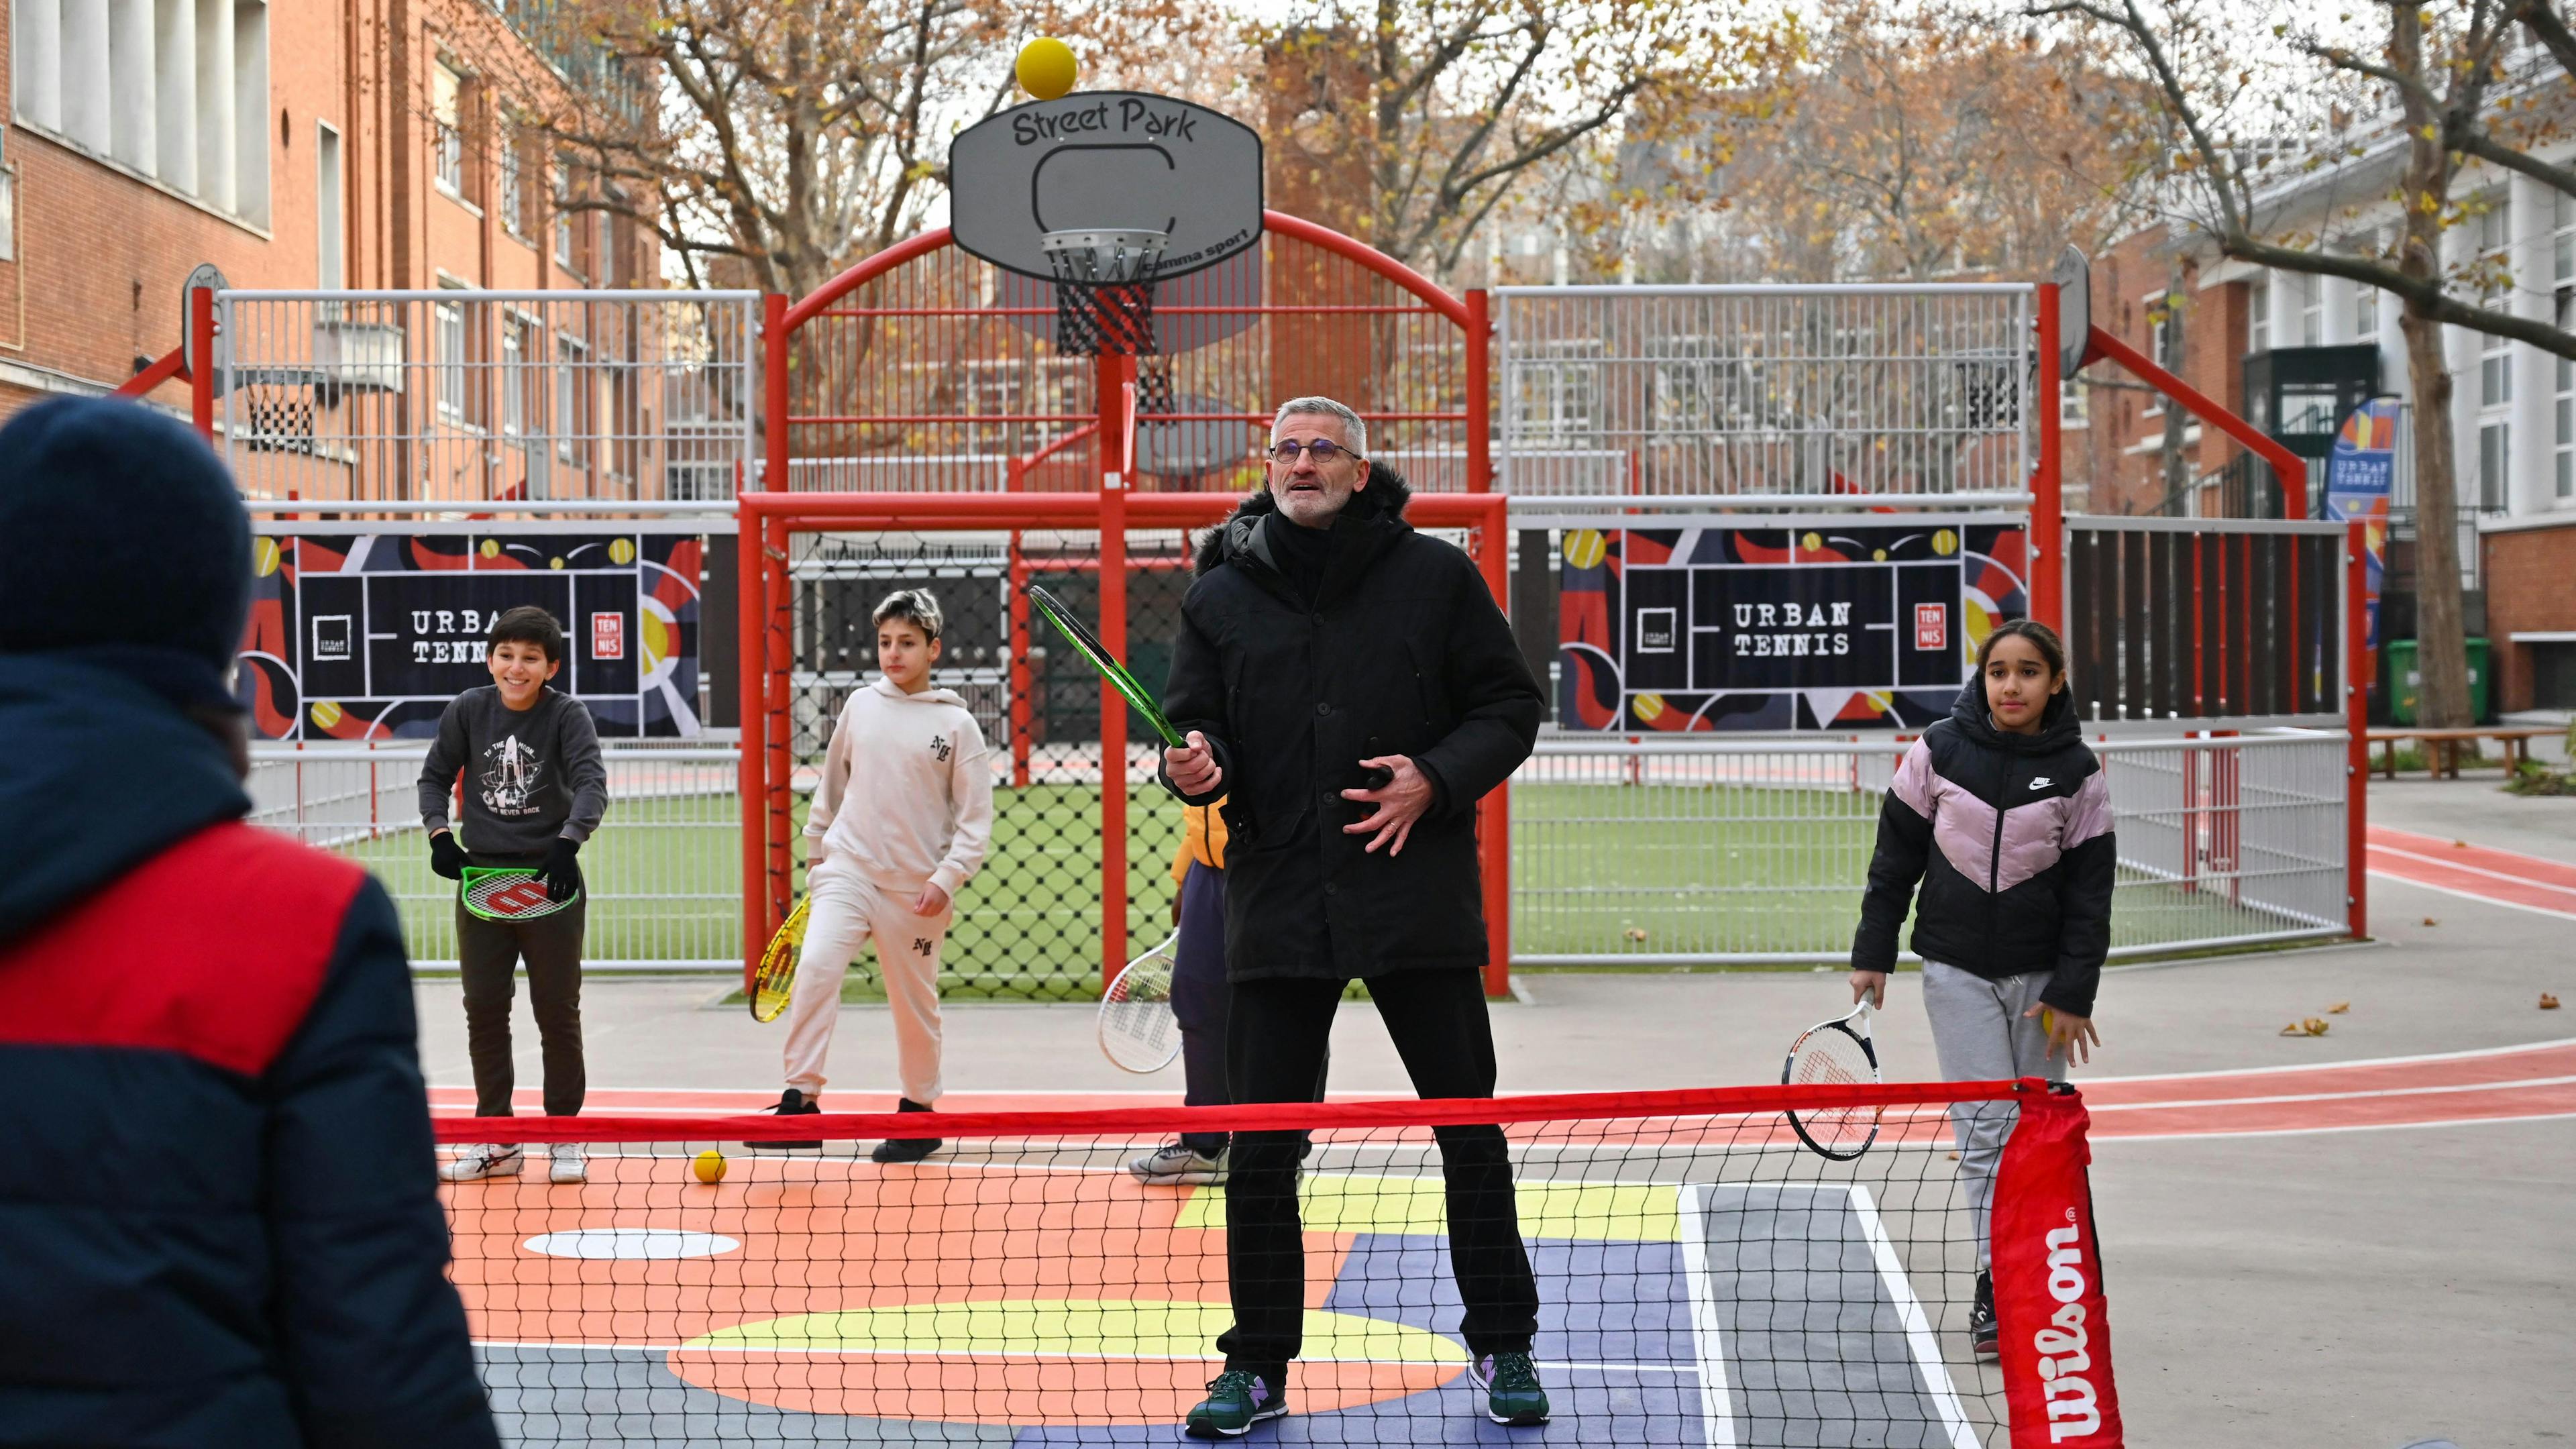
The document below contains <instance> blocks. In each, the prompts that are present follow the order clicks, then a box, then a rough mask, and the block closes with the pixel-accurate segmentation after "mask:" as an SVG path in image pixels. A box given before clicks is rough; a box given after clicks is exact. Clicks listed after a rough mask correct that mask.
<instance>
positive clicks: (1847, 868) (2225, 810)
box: [1512, 732, 2346, 966]
mask: <svg viewBox="0 0 2576 1449" xmlns="http://www.w3.org/2000/svg"><path fill="white" fill-rule="evenodd" d="M2094 749H2095V750H2096V751H2098V752H2099V753H2100V754H2101V756H2102V760H2103V765H2104V768H2105V769H2106V770H2107V771H2108V772H2109V775H2110V782H2111V805H2112V809H2113V810H2114V812H2115V813H2116V820H2117V824H2116V828H2117V830H2118V832H2119V857H2120V873H2119V883H2118V885H2117V887H2116V888H2115V890H2114V892H2113V897H2112V934H2111V940H2112V946H2111V950H2112V954H2113V955H2115V956H2128V955H2138V954H2142V953H2150V952H2163V951H2174V950H2188V949H2192V948H2195V947H2202V946H2221V945H2244V944H2253V943H2258V942H2265V941H2276V940H2289V939H2295V938H2300V937H2310V936H2331V935H2340V934H2342V933H2343V930H2344V920H2345V916H2344V891H2345V885H2346V881H2345V874H2344V841H2345V834H2344V809H2345V788H2344V780H2345V776H2344V742H2343V736H2342V735H2341V734H2339V733H2330V732H2297V733H2289V732H2284V733H2281V734H2274V735H2257V736H2244V737H2238V738H2229V739H2208V740H2202V739H2190V740H2183V739H2174V740H2165V739H2155V740H2112V741H2107V742H2101V743H2097V744H2095V745H2094ZM1903 751H1904V746H1903V745H1902V744H1900V743H1898V742H1897V741H1895V740H1893V739H1889V738H1885V737H1880V738H1875V739H1863V740H1828V741H1812V742H1811V741H1785V740H1768V739H1766V740H1742V741H1734V740H1687V739H1681V740H1652V739H1649V740H1630V739H1623V738H1610V739H1604V740H1598V741H1595V740H1588V739H1582V738H1567V737H1551V738H1549V739H1546V740H1543V741H1541V742H1540V745H1539V750H1538V753H1537V754H1536V755H1535V756H1533V757H1532V758H1531V759H1530V761H1529V762H1528V763H1527V764H1524V765H1523V766H1522V767H1521V769H1520V772H1519V773H1518V774H1517V775H1516V776H1514V778H1513V782H1512V960H1513V962H1514V963H1515V964H1518V965H1531V966H1546V965H1557V966H1617V965H1640V966H1642V965H1655V964H1691V963H1720V962H1756V963H1758V962H1792V961H1826V962H1830V961H1839V960H1842V959H1844V958H1846V957H1848V956H1849V954H1850V952H1851V939H1852V928H1853V925H1854V923H1855V921H1856V920H1857V919H1858V913H1859V908H1860V898H1861V890H1862V887H1863V885H1864V883H1865V882H1866V880H1867V878H1868V874H1869V859H1870V852H1871V849H1872V846H1873V845H1874V844H1875V842H1876V839H1877V822H1878V812H1879V802H1880V797H1881V795H1882V794H1883V793H1884V792H1885V790H1886V788H1887V784H1888V780H1889V778H1890V777H1891V775H1893V773H1894V771H1895V767H1896V763H1897V761H1898V760H1899V759H1900V758H1901V757H1902V755H1903Z"/></svg>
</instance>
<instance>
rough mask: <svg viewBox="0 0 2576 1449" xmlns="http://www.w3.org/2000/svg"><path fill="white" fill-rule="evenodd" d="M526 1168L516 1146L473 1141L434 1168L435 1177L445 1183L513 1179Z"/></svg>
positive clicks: (525, 1160)
mask: <svg viewBox="0 0 2576 1449" xmlns="http://www.w3.org/2000/svg"><path fill="white" fill-rule="evenodd" d="M526 1165H527V1159H526V1158H525V1157H524V1156H522V1155H521V1154H520V1152H519V1149H518V1148H517V1147H516V1146H514V1145H513V1146H494V1145H493V1144H491V1143H489V1142H477V1143H473V1144H471V1145H469V1146H466V1147H464V1148H461V1149H459V1150H458V1152H457V1154H456V1155H455V1156H454V1157H451V1158H449V1159H448V1160H447V1161H445V1162H442V1163H440V1164H439V1165H438V1175H439V1176H440V1177H442V1178H444V1179H446V1180H447V1181H449V1182H472V1181H474V1180H475V1179H477V1178H484V1177H516V1176H518V1175H519V1169H521V1168H523V1167H525V1166H526Z"/></svg>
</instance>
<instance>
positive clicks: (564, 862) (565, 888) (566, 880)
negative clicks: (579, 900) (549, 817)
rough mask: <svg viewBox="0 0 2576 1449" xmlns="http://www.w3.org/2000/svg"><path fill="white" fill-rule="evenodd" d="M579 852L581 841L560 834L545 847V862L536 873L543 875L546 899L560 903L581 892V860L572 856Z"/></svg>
mask: <svg viewBox="0 0 2576 1449" xmlns="http://www.w3.org/2000/svg"><path fill="white" fill-rule="evenodd" d="M580 854H581V842H580V841H578V840H572V839H568V838H566V837H564V836H561V835H558V836H556V837H555V843H554V844H553V845H550V846H548V847H546V863H545V864H544V865H541V866H539V867H537V874H539V875H541V876H543V877H545V881H546V899H547V900H550V901H553V902H554V903H555V904H557V905H562V904H563V903H564V902H566V901H568V900H571V899H572V898H573V897H574V896H577V895H579V894H581V862H580V861H579V860H576V859H575V858H574V857H576V856H578V855H580Z"/></svg>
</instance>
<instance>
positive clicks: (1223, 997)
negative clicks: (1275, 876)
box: [1172, 860, 1234, 1157]
mask: <svg viewBox="0 0 2576 1449" xmlns="http://www.w3.org/2000/svg"><path fill="white" fill-rule="evenodd" d="M1180 928H1181V944H1180V946H1179V948H1178V949H1177V950H1176V951H1175V952H1174V953H1173V954H1174V955H1175V956H1176V957H1177V958H1178V959H1177V960H1175V961H1174V962H1173V963H1172V1015H1173V1017H1174V1018H1175V1019H1176V1020H1177V1021H1178V1023H1179V1025H1180V1028H1181V1078H1182V1082H1183V1085H1184V1087H1185V1088H1186V1092H1185V1095H1183V1096H1182V1098H1181V1101H1182V1102H1183V1103H1184V1104H1185V1105H1187V1106H1192V1107H1223V1106H1225V1105H1227V1103H1228V1100H1229V1098H1228V1093H1227V1091H1226V1084H1225V1018H1226V1013H1227V1012H1228V1011H1230V1010H1231V1009H1232V1002H1233V999H1234V988H1232V987H1231V986H1228V985H1227V984H1226V980H1225V872H1224V871H1221V870H1210V869H1208V868H1207V867H1206V866H1204V865H1201V864H1199V863H1198V862H1197V861H1195V860H1194V861H1191V862H1190V864H1189V869H1188V870H1187V871H1186V872H1185V873H1184V874H1183V875H1182V876H1181V920H1180ZM1181 1142H1182V1144H1183V1145H1184V1146H1186V1147H1188V1148H1189V1149H1190V1150H1191V1151H1192V1152H1195V1153H1197V1154H1198V1155H1199V1156H1201V1157H1214V1156H1216V1155H1217V1154H1218V1153H1220V1152H1223V1151H1224V1150H1225V1146H1226V1137H1225V1134H1224V1133H1222V1132H1184V1133H1182V1134H1181Z"/></svg>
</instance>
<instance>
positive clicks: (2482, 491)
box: [2478, 420, 2513, 513]
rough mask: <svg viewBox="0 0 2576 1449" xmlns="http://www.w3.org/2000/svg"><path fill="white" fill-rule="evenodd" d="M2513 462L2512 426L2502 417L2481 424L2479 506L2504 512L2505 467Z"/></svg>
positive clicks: (2479, 429) (2479, 430)
mask: <svg viewBox="0 0 2576 1449" xmlns="http://www.w3.org/2000/svg"><path fill="white" fill-rule="evenodd" d="M2512 463H2513V425H2512V424H2510V423H2507V422H2504V421H2502V420H2497V421H2494V422H2485V423H2480V424H2479V425H2478V508H2479V511H2481V512H2485V513H2502V512H2504V508H2505V476H2506V470H2507V469H2508V468H2509V467H2511V466H2512Z"/></svg>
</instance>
